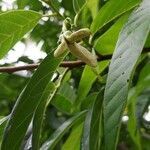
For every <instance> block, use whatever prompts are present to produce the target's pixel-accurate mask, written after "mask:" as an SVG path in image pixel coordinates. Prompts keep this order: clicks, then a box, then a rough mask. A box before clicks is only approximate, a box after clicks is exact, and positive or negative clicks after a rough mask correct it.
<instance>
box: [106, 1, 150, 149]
mask: <svg viewBox="0 0 150 150" xmlns="http://www.w3.org/2000/svg"><path fill="white" fill-rule="evenodd" d="M149 30H150V3H149V0H144V1H143V2H142V4H141V5H140V7H139V8H138V9H137V10H135V11H134V12H133V13H132V15H131V16H130V17H129V20H128V22H127V23H126V25H125V26H124V28H123V30H122V32H121V33H120V36H119V40H118V42H117V45H116V49H115V52H114V54H113V57H112V60H111V64H110V67H109V72H108V78H107V83H106V88H105V93H104V135H105V140H104V141H105V150H108V149H115V148H116V145H117V139H118V134H119V129H120V126H119V124H120V120H121V116H122V113H123V110H124V107H125V104H126V101H127V94H128V86H129V79H130V78H131V74H132V71H133V70H134V67H135V65H136V62H137V60H138V58H139V56H140V54H141V52H142V49H143V47H144V44H145V42H146V38H147V36H148V34H149Z"/></svg>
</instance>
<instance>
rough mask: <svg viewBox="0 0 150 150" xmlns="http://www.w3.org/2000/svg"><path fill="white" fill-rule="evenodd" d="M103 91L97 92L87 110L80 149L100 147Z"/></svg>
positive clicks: (89, 149) (86, 149)
mask: <svg viewBox="0 0 150 150" xmlns="http://www.w3.org/2000/svg"><path fill="white" fill-rule="evenodd" d="M102 103H103V92H99V94H98V96H97V98H96V100H95V102H94V105H93V106H92V108H91V109H90V110H89V112H88V113H87V116H86V120H85V123H84V132H83V138H82V144H81V145H82V150H98V149H100V145H101V140H102Z"/></svg>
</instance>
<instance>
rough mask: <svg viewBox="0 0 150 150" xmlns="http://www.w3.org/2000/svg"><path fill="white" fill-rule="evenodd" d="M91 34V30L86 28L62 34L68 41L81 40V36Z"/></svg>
mask: <svg viewBox="0 0 150 150" xmlns="http://www.w3.org/2000/svg"><path fill="white" fill-rule="evenodd" d="M90 35H91V31H90V30H89V29H88V28H83V29H80V30H78V31H76V32H73V33H72V34H71V35H69V34H64V37H65V38H66V40H67V41H68V42H69V43H74V42H76V41H81V40H82V39H83V38H85V37H88V36H90Z"/></svg>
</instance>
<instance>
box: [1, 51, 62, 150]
mask: <svg viewBox="0 0 150 150" xmlns="http://www.w3.org/2000/svg"><path fill="white" fill-rule="evenodd" d="M63 58H64V56H62V57H58V58H54V56H53V53H50V54H49V55H48V56H47V57H46V58H45V59H44V61H43V62H42V63H41V64H40V66H39V68H38V69H37V71H36V72H35V73H34V75H33V76H32V78H31V80H30V81H29V83H28V84H27V86H26V87H25V89H24V90H23V91H22V93H21V94H20V96H19V98H18V100H17V102H16V104H15V106H14V108H13V110H12V113H11V117H10V119H9V121H8V124H7V128H6V129H5V134H4V138H3V142H2V150H7V149H9V148H10V147H11V149H12V150H16V149H19V148H20V145H21V142H22V140H23V138H24V136H25V133H26V131H27V128H28V126H29V124H30V122H31V119H32V116H33V114H34V111H35V110H36V108H37V106H38V104H39V103H40V100H41V97H42V95H43V92H44V90H45V88H46V86H47V84H48V83H49V81H50V80H51V78H52V76H53V73H54V72H55V71H56V69H57V67H58V66H59V64H60V62H61V61H62V60H63Z"/></svg>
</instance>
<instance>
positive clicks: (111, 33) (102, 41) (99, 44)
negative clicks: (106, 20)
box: [94, 14, 129, 55]
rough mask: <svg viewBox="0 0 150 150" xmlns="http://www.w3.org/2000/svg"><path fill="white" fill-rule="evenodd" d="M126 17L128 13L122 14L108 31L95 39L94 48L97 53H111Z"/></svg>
mask: <svg viewBox="0 0 150 150" xmlns="http://www.w3.org/2000/svg"><path fill="white" fill-rule="evenodd" d="M128 17H129V14H125V15H123V16H122V17H121V18H119V19H118V20H117V22H116V23H115V24H114V25H113V26H112V27H110V28H109V29H108V31H106V32H105V33H104V34H103V35H102V36H100V37H99V38H98V39H97V40H96V42H95V44H94V48H95V49H96V51H97V52H98V53H100V54H101V55H108V54H112V53H113V51H114V49H115V46H116V43H117V40H118V37H119V33H120V31H121V29H122V27H123V25H124V24H125V22H126V21H127V19H128Z"/></svg>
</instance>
